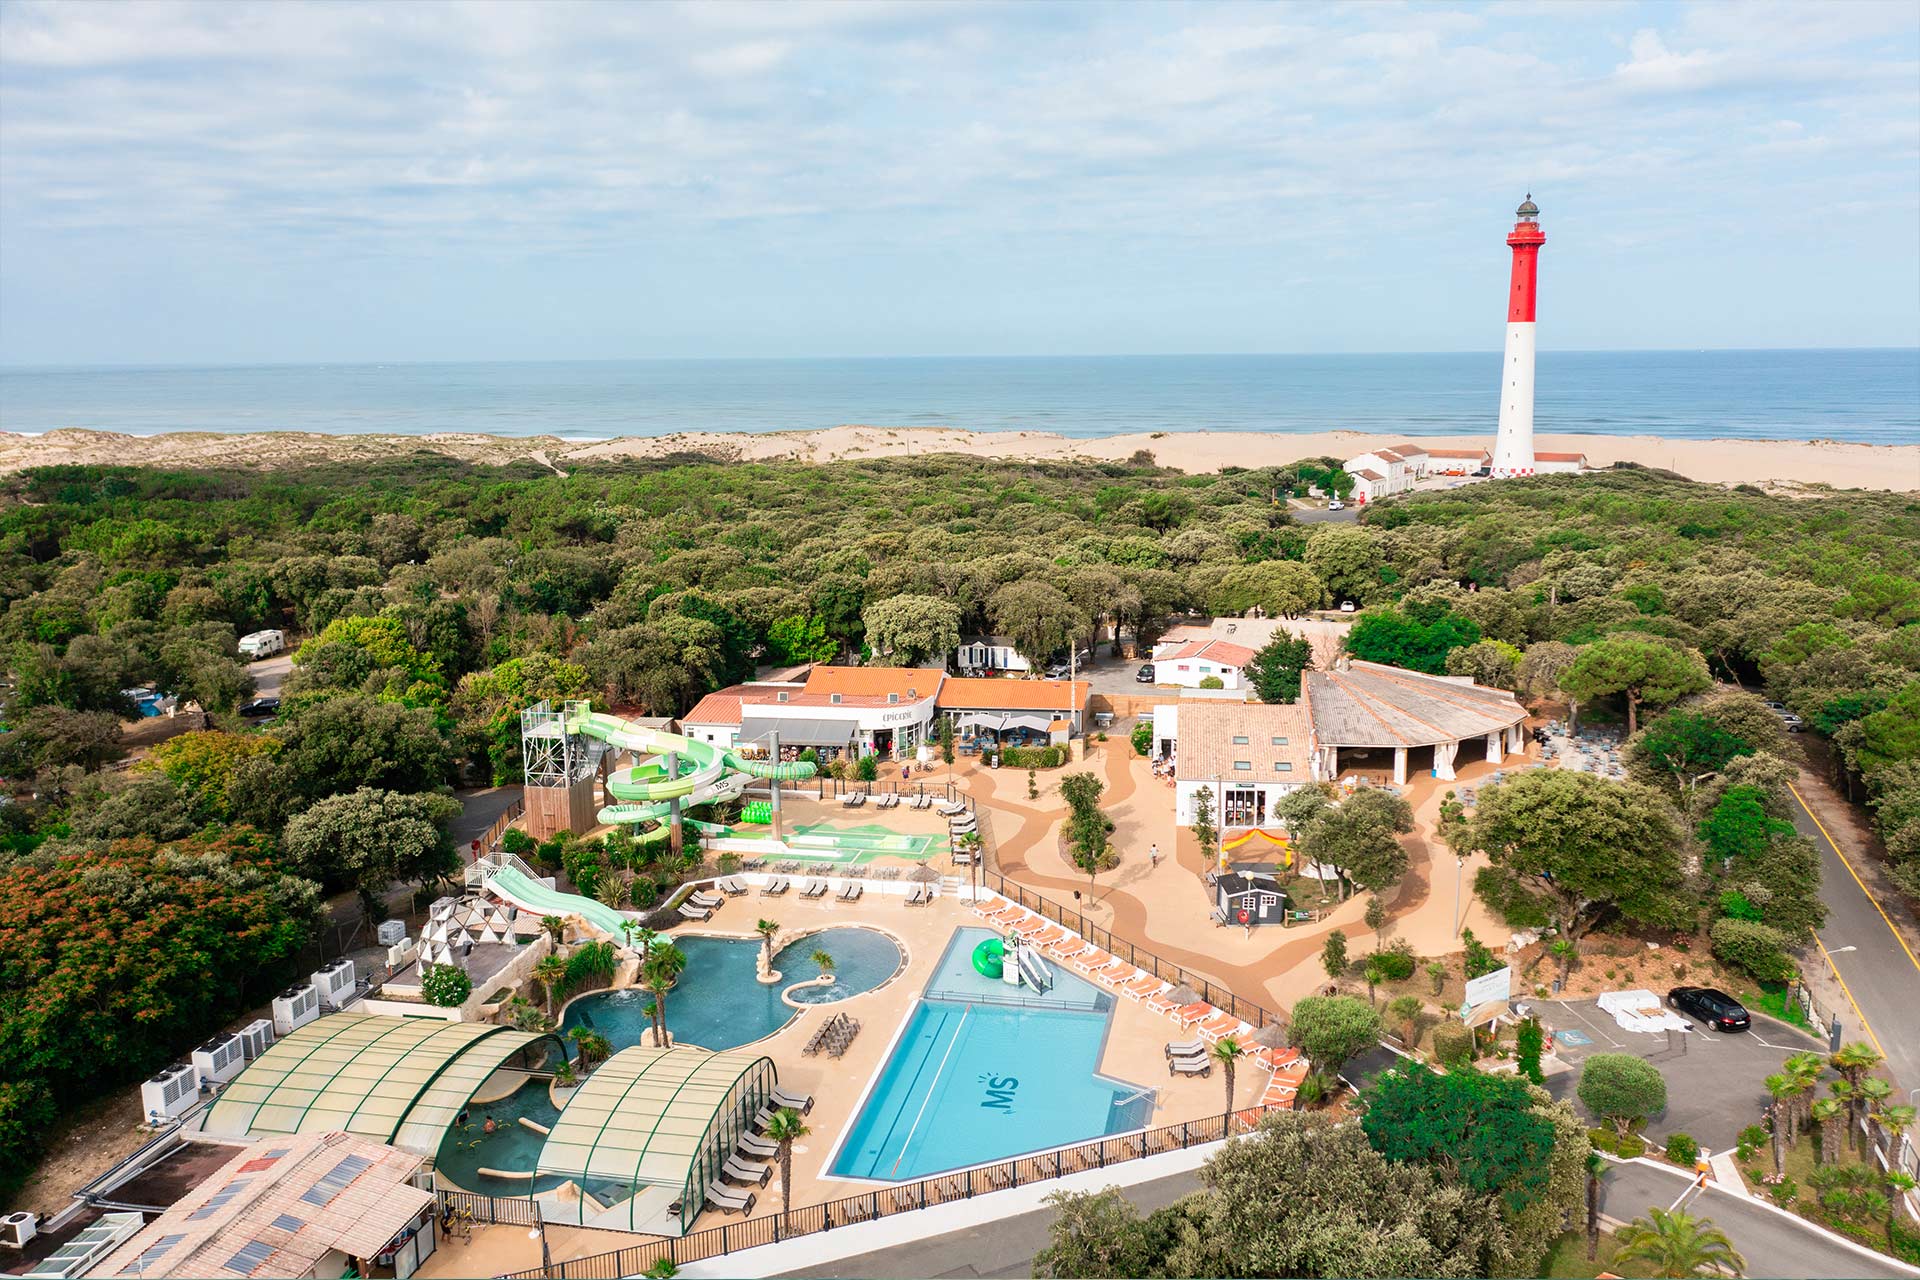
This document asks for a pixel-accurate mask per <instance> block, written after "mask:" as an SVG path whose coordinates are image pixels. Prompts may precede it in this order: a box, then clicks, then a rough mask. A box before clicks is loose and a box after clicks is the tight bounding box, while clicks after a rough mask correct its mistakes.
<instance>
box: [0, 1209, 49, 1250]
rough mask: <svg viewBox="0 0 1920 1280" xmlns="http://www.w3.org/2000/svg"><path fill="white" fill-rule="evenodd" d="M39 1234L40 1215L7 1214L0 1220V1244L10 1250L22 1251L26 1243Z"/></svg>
mask: <svg viewBox="0 0 1920 1280" xmlns="http://www.w3.org/2000/svg"><path fill="white" fill-rule="evenodd" d="M39 1234H40V1215H39V1214H37V1213H9V1214H8V1215H6V1216H5V1217H4V1218H0V1244H3V1245H6V1246H7V1247H8V1248H10V1249H24V1248H26V1247H27V1242H28V1241H30V1240H32V1239H33V1238H34V1237H35V1236H37V1235H39Z"/></svg>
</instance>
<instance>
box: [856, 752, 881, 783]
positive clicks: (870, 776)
mask: <svg viewBox="0 0 1920 1280" xmlns="http://www.w3.org/2000/svg"><path fill="white" fill-rule="evenodd" d="M855 772H856V773H858V774H859V777H860V781H862V782H872V781H873V780H874V779H875V778H878V777H879V776H880V758H879V757H878V756H874V755H864V756H861V757H860V763H859V764H858V765H856V766H855Z"/></svg>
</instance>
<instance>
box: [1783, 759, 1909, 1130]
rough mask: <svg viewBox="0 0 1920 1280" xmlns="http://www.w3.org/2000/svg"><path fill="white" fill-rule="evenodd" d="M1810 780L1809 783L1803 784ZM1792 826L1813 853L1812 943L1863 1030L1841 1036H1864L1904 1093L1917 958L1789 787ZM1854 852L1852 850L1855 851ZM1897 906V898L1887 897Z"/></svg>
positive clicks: (1850, 1029) (1845, 1029)
mask: <svg viewBox="0 0 1920 1280" xmlns="http://www.w3.org/2000/svg"><path fill="white" fill-rule="evenodd" d="M1809 785H1813V784H1809ZM1793 798H1794V801H1795V805H1794V813H1793V825H1794V826H1795V828H1797V829H1798V830H1799V832H1800V834H1802V835H1804V836H1806V837H1807V838H1808V839H1809V840H1812V841H1813V844H1814V847H1815V848H1816V849H1818V850H1819V851H1820V896H1821V898H1822V899H1823V900H1824V901H1825V902H1826V904H1827V924H1826V927H1825V928H1824V929H1821V930H1820V933H1819V939H1820V948H1821V950H1823V951H1824V952H1825V953H1826V955H1827V957H1828V959H1829V961H1830V963H1831V965H1832V967H1833V970H1834V971H1835V972H1836V973H1838V974H1839V977H1840V982H1841V985H1842V986H1843V987H1844V988H1845V989H1846V994H1847V998H1848V999H1849V1000H1850V1001H1851V1002H1852V1004H1853V1007H1854V1010H1855V1011H1857V1016H1858V1017H1859V1018H1861V1019H1864V1020H1865V1023H1866V1026H1865V1028H1864V1034H1863V1029H1862V1028H1861V1027H1860V1026H1858V1025H1847V1020H1846V1019H1845V1017H1844V1015H1843V1018H1842V1026H1841V1029H1840V1034H1841V1037H1842V1039H1843V1040H1866V1041H1867V1042H1868V1043H1870V1044H1872V1045H1873V1046H1874V1047H1875V1048H1876V1049H1878V1050H1879V1051H1880V1052H1881V1053H1882V1054H1883V1055H1885V1056H1886V1059H1887V1072H1888V1074H1889V1075H1891V1076H1892V1077H1893V1080H1894V1083H1895V1084H1897V1085H1898V1086H1899V1087H1900V1089H1901V1091H1902V1092H1903V1093H1904V1092H1905V1091H1907V1090H1909V1089H1920V1016H1916V1014H1915V1012H1914V1011H1915V1010H1916V1009H1920V961H1917V960H1916V959H1915V958H1914V955H1913V953H1912V952H1910V951H1909V950H1908V949H1907V946H1906V944H1905V943H1904V942H1903V941H1901V939H1900V935H1899V934H1897V933H1895V932H1894V929H1893V925H1892V924H1891V923H1889V921H1888V918H1887V914H1886V912H1885V911H1883V910H1882V908H1881V904H1880V903H1879V902H1877V901H1876V900H1875V899H1874V897H1873V895H1872V894H1871V893H1870V892H1868V890H1867V887H1866V886H1865V885H1864V884H1862V883H1861V881H1860V879H1859V877H1857V876H1856V875H1854V873H1853V869H1852V868H1851V867H1850V866H1849V865H1848V864H1847V858H1846V856H1845V855H1843V854H1842V853H1841V851H1840V849H1839V847H1838V846H1837V845H1835V844H1834V841H1833V837H1832V835H1830V834H1829V833H1828V831H1827V830H1826V829H1825V828H1824V827H1823V826H1822V825H1821V824H1820V821H1819V820H1818V819H1817V818H1815V817H1814V815H1813V811H1812V810H1811V809H1809V808H1808V807H1807V802H1806V800H1805V799H1804V798H1802V795H1801V793H1800V792H1799V791H1795V792H1794V797H1793ZM1854 856H1856V857H1857V856H1859V855H1858V853H1857V852H1856V853H1855V854H1854ZM1894 909H1896V910H1898V909H1901V908H1900V904H1898V903H1895V904H1894Z"/></svg>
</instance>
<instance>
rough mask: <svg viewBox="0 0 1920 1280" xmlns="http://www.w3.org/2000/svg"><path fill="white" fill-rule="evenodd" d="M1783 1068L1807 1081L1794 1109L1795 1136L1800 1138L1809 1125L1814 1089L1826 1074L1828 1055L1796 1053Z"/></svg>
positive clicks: (1795, 1100) (1798, 1078) (1795, 1076)
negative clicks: (1802, 1131)
mask: <svg viewBox="0 0 1920 1280" xmlns="http://www.w3.org/2000/svg"><path fill="white" fill-rule="evenodd" d="M1781 1070H1783V1071H1785V1072H1786V1073H1787V1074H1788V1075H1790V1076H1792V1077H1794V1078H1795V1079H1796V1080H1804V1081H1806V1087H1805V1088H1804V1089H1802V1090H1800V1094H1799V1097H1797V1098H1796V1099H1794V1110H1795V1112H1796V1113H1797V1114H1796V1116H1795V1121H1796V1123H1795V1126H1794V1135H1793V1136H1794V1137H1795V1138H1798V1137H1799V1134H1800V1130H1802V1129H1805V1128H1806V1127H1807V1121H1808V1119H1809V1117H1810V1114H1811V1113H1810V1111H1809V1108H1811V1107H1812V1105H1813V1095H1814V1091H1815V1090H1816V1089H1818V1088H1819V1087H1820V1077H1821V1076H1823V1075H1825V1074H1826V1071H1827V1059H1826V1055H1824V1054H1819V1053H1814V1052H1812V1051H1807V1052H1803V1053H1796V1054H1794V1055H1793V1056H1791V1057H1789V1058H1788V1059H1787V1061H1786V1064H1785V1065H1784V1066H1783V1067H1782V1068H1781Z"/></svg>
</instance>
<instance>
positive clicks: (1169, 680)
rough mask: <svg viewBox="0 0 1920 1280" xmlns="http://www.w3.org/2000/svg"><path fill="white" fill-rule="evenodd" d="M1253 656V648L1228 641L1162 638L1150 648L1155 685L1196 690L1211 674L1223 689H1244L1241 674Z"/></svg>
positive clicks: (1244, 684)
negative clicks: (1175, 685)
mask: <svg viewBox="0 0 1920 1280" xmlns="http://www.w3.org/2000/svg"><path fill="white" fill-rule="evenodd" d="M1253 657H1254V651H1253V650H1252V649H1249V648H1247V647H1246V646H1245V645H1243V644H1234V643H1233V642H1232V641H1230V640H1172V641H1167V640H1163V641H1161V642H1160V643H1159V644H1157V645H1155V646H1154V647H1153V679H1154V683H1155V684H1177V685H1179V686H1181V687H1182V688H1184V689H1197V688H1199V687H1200V682H1201V681H1202V680H1205V679H1207V678H1208V677H1212V678H1214V679H1216V680H1218V681H1219V682H1220V687H1221V688H1222V689H1243V688H1245V687H1246V678H1245V677H1244V676H1243V675H1242V674H1241V673H1242V671H1243V670H1244V669H1245V667H1246V665H1247V664H1248V663H1249V662H1252V661H1253Z"/></svg>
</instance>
